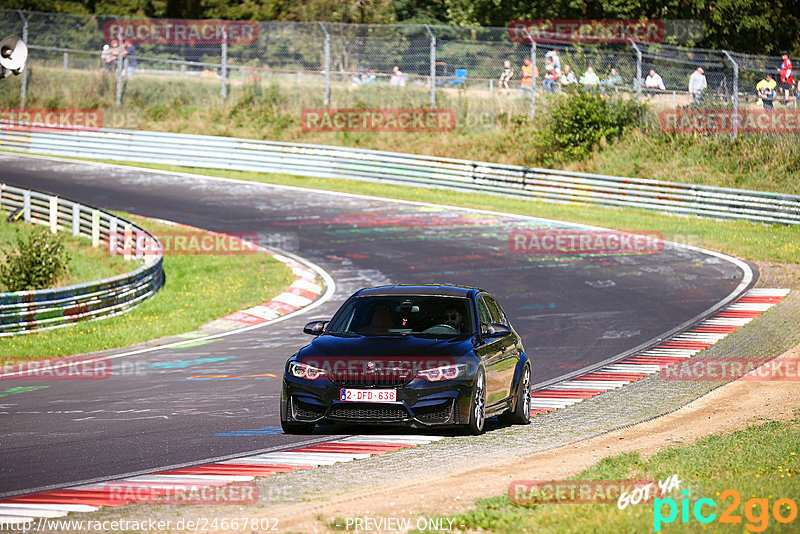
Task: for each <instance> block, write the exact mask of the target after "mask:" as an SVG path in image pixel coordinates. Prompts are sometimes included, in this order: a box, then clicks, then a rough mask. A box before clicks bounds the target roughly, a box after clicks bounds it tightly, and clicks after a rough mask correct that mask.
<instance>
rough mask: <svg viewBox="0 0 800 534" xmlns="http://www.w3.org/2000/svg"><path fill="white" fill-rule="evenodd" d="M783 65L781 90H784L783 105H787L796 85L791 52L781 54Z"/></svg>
mask: <svg viewBox="0 0 800 534" xmlns="http://www.w3.org/2000/svg"><path fill="white" fill-rule="evenodd" d="M781 57H782V58H783V63H781V85H780V87H781V89H783V104H784V105H786V104H787V103H788V101H789V92H790V91H791V90H792V86H793V85H794V78H793V77H792V60H791V59H789V52H787V51H786V50H784V51H783V52H781Z"/></svg>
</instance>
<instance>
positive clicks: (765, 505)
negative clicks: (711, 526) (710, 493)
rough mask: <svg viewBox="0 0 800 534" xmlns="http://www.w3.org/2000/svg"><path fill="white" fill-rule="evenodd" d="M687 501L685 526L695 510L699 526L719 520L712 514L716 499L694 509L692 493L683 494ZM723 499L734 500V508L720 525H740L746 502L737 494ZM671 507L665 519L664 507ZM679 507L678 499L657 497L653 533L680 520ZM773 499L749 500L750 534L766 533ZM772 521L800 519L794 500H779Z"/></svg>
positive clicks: (683, 507) (729, 493) (729, 492)
mask: <svg viewBox="0 0 800 534" xmlns="http://www.w3.org/2000/svg"><path fill="white" fill-rule="evenodd" d="M681 493H682V494H683V498H682V499H681V503H680V514H681V523H688V522H689V511H690V509H691V512H692V515H693V516H694V520H695V521H697V522H698V523H702V524H708V523H711V522H713V521H714V520H715V519H717V514H716V513H714V512H712V509H714V508H716V507H717V503H716V501H714V499H709V498H707V497H706V498H702V499H698V500H697V501H695V503H694V504H693V505H692V504H690V503H689V490H686V489H685V490H682V492H681ZM719 498H720V499H721V500H723V501H727V500H728V499H729V498H730V499H731V503H730V505H729V506H728V507H727V508H726V509H725V511H724V512H722V513H721V514H720V515H719V520H718V521H719V522H720V523H733V524H740V523H741V522H742V516H740V515H737V514H736V510H737V509H738V508H739V504H741V502H742V496H741V495H740V494H739V492H738V491H736V490H731V489H728V490H725V491H723V492H722V493H720V495H719ZM665 506H666V507H667V509H668V512H667V515H666V516H665V515H664V507H665ZM678 511H679V510H678V504H677V503H676V502H675V499H672V498H670V497H667V498H665V499H659V498H658V497H656V498H655V499H654V500H653V531H654V532H661V526H662V525H665V524H668V523H672V522H673V521H675V520H676V519H677V518H678ZM769 513H770V507H769V499H763V498H752V499H749V500H748V501H747V502H746V503H745V505H744V516H745V518H746V519H747V521H748V523H747V524H746V525H745V528H746V529H747V530H748V531H750V532H764V531H765V530H766V529H767V527H769V515H770V514H769ZM772 517H773V518H775V520H776V521H777V522H778V523H783V524H786V523H791V522H792V521H794V520H795V519H796V518H797V503H795V502H794V501H793V500H792V499H787V498H782V499H778V500H777V501H775V502H774V503H773V504H772Z"/></svg>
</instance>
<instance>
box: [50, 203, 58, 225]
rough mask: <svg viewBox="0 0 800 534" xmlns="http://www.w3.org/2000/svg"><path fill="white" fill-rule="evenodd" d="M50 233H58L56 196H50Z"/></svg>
mask: <svg viewBox="0 0 800 534" xmlns="http://www.w3.org/2000/svg"><path fill="white" fill-rule="evenodd" d="M50 233H52V234H57V233H58V197H50Z"/></svg>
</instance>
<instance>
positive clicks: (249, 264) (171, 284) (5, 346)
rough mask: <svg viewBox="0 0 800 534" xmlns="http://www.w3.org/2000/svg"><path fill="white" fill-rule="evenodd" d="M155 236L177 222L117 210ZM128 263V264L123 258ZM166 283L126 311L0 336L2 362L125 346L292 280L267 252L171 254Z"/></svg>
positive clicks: (208, 317) (185, 327) (268, 293)
mask: <svg viewBox="0 0 800 534" xmlns="http://www.w3.org/2000/svg"><path fill="white" fill-rule="evenodd" d="M119 215H120V216H122V217H125V218H127V219H129V220H133V221H136V222H137V223H138V224H139V225H141V226H142V227H144V228H147V229H148V230H149V231H151V232H153V233H154V234H155V235H156V236H158V235H159V234H160V233H166V232H170V233H174V232H175V227H174V226H169V225H165V224H161V223H157V222H153V221H151V220H149V219H144V218H141V217H136V216H132V215H129V214H125V213H120V214H119ZM127 265H128V267H130V264H127ZM164 272H165V273H166V284H165V285H164V287H163V288H162V289H161V290H160V291H159V292H158V293H157V294H156V296H155V297H153V298H151V299H148V300H146V301H145V302H143V303H142V304H140V305H139V306H137V307H136V308H134V309H133V310H131V311H130V312H128V313H126V314H123V315H120V316H117V317H111V318H108V319H103V320H100V321H91V322H83V323H76V324H74V325H72V326H69V327H66V328H59V329H55V330H46V331H42V332H38V333H33V334H27V335H22V336H14V337H10V338H0V354H3V356H4V362H5V363H15V362H21V361H33V360H41V359H44V358H49V357H53V356H66V355H71V354H81V353H86V352H93V351H98V350H104V349H111V348H117V347H124V346H127V345H131V344H134V343H140V342H143V341H149V340H152V339H157V338H160V337H163V336H169V335H174V334H180V333H183V332H189V331H191V330H194V329H196V328H199V327H200V326H202V325H203V324H206V323H208V322H210V321H212V320H214V319H217V318H219V317H223V316H225V315H227V314H228V313H231V312H234V311H236V310H239V309H242V308H246V307H249V306H254V305H256V304H260V303H262V302H264V301H267V300H269V299H270V298H271V297H273V296H275V295H277V294H279V293H281V292H282V291H283V290H284V289H286V287H288V286H289V284H291V283H292V282H293V281H294V275H293V274H292V273H291V271H290V270H289V269H288V268H287V267H286V266H284V265H283V264H282V263H280V262H278V261H277V260H274V259H272V257H270V256H269V255H267V254H244V255H213V256H212V255H169V254H167V255H166V256H165V257H164Z"/></svg>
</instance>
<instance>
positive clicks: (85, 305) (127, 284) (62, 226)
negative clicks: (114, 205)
mask: <svg viewBox="0 0 800 534" xmlns="http://www.w3.org/2000/svg"><path fill="white" fill-rule="evenodd" d="M19 208H22V209H23V210H24V211H23V213H24V218H25V221H27V222H32V223H39V224H44V225H48V226H49V227H50V230H51V231H53V232H57V231H60V230H67V229H71V231H72V235H73V236H79V235H80V236H84V237H88V238H90V239H91V240H92V245H93V246H95V247H98V246H107V247H111V246H112V245H113V246H115V247H118V248H117V250H120V251H124V252H125V253H126V256H125V257H126V259H134V260H136V261H139V262H141V263H142V265H141V266H139V267H138V268H137V269H135V270H133V271H131V272H129V273H127V274H122V275H118V276H114V277H112V278H106V279H104V280H98V281H94V282H87V283H84V284H78V285H74V286H69V287H63V288H57V289H44V290H36V291H17V292H13V293H0V337H2V336H10V335H14V334H25V333H30V332H33V331H37V330H45V329H49V328H59V327H63V326H67V325H68V324H70V323H72V322H75V321H80V320H89V319H98V318H102V317H109V316H112V315H118V314H120V313H123V312H125V311H128V310H129V309H130V308H132V307H133V306H136V305H137V304H139V303H140V302H142V301H143V300H145V299H146V298H148V297H151V296H153V295H154V294H155V293H156V292H157V291H158V290H159V289H160V288H161V286H162V283H163V279H164V278H163V271H162V255H160V254H152V255H151V254H148V255H144V254H143V251H147V252H156V253H157V252H158V251H159V250H162V249H161V244H160V243H159V242H158V240H157V239H156V238H155V237H153V236H152V235H151V234H150V233H148V232H147V231H146V230H144V229H143V228H141V227H139V226H137V225H136V224H134V223H132V222H130V221H127V220H125V219H122V218H120V217H117V216H116V215H113V214H111V213H107V212H105V211H102V210H99V209H95V208H91V207H89V206H84V205H81V204H78V203H77V202H72V201H71V200H66V199H63V198H59V197H56V196H52V195H49V194H46V193H40V192H37V191H31V190H29V189H22V188H19V187H14V186H11V185H8V184H3V183H0V212H6V211H9V210H11V211H14V210H17V209H19ZM133 243H143V244H144V246H143V247H141V248H140V247H136V246H133Z"/></svg>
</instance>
